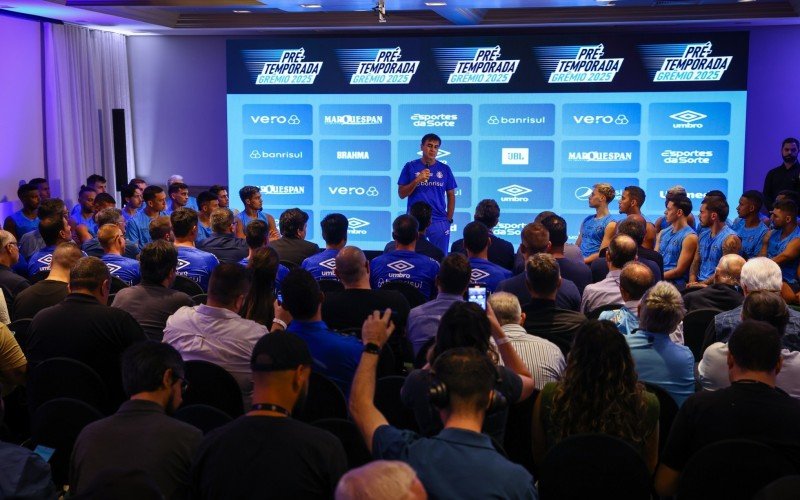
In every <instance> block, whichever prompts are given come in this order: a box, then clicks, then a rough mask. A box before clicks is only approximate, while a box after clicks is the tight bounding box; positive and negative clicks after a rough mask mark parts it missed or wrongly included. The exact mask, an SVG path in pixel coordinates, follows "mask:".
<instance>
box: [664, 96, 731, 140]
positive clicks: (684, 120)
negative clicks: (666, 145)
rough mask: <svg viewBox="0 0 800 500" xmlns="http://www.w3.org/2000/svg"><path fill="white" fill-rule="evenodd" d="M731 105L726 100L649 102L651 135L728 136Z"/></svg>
mask: <svg viewBox="0 0 800 500" xmlns="http://www.w3.org/2000/svg"><path fill="white" fill-rule="evenodd" d="M730 130H731V105H730V103H728V102H689V103H680V102H678V103H672V102H663V103H662V102H659V103H653V104H651V105H650V133H651V134H653V135H681V136H687V135H688V136H691V135H728V133H730Z"/></svg>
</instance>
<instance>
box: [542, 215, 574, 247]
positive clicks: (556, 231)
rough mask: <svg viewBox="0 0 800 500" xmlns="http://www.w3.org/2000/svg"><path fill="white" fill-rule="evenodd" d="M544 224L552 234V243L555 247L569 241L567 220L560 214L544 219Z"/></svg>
mask: <svg viewBox="0 0 800 500" xmlns="http://www.w3.org/2000/svg"><path fill="white" fill-rule="evenodd" d="M541 222H542V225H543V226H544V227H545V228H546V229H547V232H548V233H549V234H550V243H551V244H552V245H553V246H554V247H563V246H564V245H565V244H566V243H567V239H568V235H567V221H566V220H564V218H563V217H561V216H559V215H551V216H549V217H545V218H544V219H542V221H541Z"/></svg>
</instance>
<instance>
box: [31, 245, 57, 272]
mask: <svg viewBox="0 0 800 500" xmlns="http://www.w3.org/2000/svg"><path fill="white" fill-rule="evenodd" d="M55 250H56V246H55V245H53V246H50V247H44V248H42V249H41V250H39V251H38V252H36V253H34V254H33V255H31V258H30V259H28V276H31V277H33V275H34V274H36V273H38V272H40V271H49V270H50V262H52V260H53V252H55Z"/></svg>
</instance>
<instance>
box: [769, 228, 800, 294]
mask: <svg viewBox="0 0 800 500" xmlns="http://www.w3.org/2000/svg"><path fill="white" fill-rule="evenodd" d="M796 238H800V226H798V227H796V228H794V231H792V232H791V233H789V236H787V237H786V238H781V230H780V229H773V230H772V233H770V235H769V240H768V242H767V257H769V258H770V259H771V258H773V257H775V256H776V255H780V254H781V253H783V251H784V250H786V246H787V245H789V242H791V241H792V240H794V239H796ZM798 262H800V259H794V260H791V261H789V262H786V263H784V264H781V274H782V275H783V280H784V281H785V282H787V283H790V284H794V283H796V282H797V264H798Z"/></svg>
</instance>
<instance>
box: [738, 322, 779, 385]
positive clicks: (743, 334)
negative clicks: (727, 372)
mask: <svg viewBox="0 0 800 500" xmlns="http://www.w3.org/2000/svg"><path fill="white" fill-rule="evenodd" d="M728 351H729V352H730V354H731V356H732V357H733V362H734V364H735V365H736V366H738V367H739V368H740V369H742V370H747V371H754V372H767V373H774V371H775V368H776V367H777V365H778V361H780V359H781V336H780V334H779V333H778V330H777V329H776V328H775V327H774V326H772V325H770V324H769V323H766V322H764V321H756V320H744V321H742V322H741V323H740V324H739V326H737V327H736V329H735V330H734V331H733V333H732V334H731V338H730V339H729V340H728Z"/></svg>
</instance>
